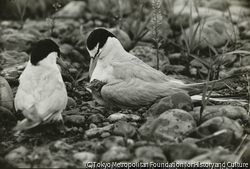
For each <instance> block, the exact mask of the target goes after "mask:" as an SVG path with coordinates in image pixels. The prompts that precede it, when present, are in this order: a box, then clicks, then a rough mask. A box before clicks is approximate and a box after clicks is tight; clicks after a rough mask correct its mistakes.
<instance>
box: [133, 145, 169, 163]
mask: <svg viewBox="0 0 250 169" xmlns="http://www.w3.org/2000/svg"><path fill="white" fill-rule="evenodd" d="M135 155H136V157H140V158H146V159H148V160H150V161H153V162H155V163H165V162H167V159H166V157H165V155H164V154H163V151H162V150H161V149H160V148H158V147H153V146H146V147H139V148H137V149H136V150H135Z"/></svg>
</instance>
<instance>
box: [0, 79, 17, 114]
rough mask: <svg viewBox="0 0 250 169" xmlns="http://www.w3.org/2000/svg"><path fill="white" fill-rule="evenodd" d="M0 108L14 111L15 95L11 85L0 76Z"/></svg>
mask: <svg viewBox="0 0 250 169" xmlns="http://www.w3.org/2000/svg"><path fill="white" fill-rule="evenodd" d="M0 99H1V100H0V106H1V107H4V108H6V109H8V110H10V111H13V110H14V106H13V105H14V99H13V93H12V90H11V88H10V85H9V83H8V82H7V81H6V80H5V79H4V78H3V77H2V76H0Z"/></svg>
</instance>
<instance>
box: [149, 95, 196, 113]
mask: <svg viewBox="0 0 250 169" xmlns="http://www.w3.org/2000/svg"><path fill="white" fill-rule="evenodd" d="M193 107H194V105H193V102H192V100H191V98H190V96H189V95H188V94H186V93H175V94H173V95H171V96H167V97H165V98H163V99H161V100H160V101H159V102H158V103H155V104H154V105H152V106H151V107H150V108H149V110H148V111H147V113H146V114H147V115H148V116H157V115H160V114H162V113H163V112H165V111H167V110H170V109H183V110H185V111H188V112H189V111H191V110H193Z"/></svg>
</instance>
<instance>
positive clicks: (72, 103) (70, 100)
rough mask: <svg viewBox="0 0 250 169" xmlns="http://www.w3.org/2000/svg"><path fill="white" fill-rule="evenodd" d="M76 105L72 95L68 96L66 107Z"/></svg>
mask: <svg viewBox="0 0 250 169" xmlns="http://www.w3.org/2000/svg"><path fill="white" fill-rule="evenodd" d="M76 106H77V103H76V101H75V100H74V99H73V98H72V97H68V102H67V107H69V108H75V107H76Z"/></svg>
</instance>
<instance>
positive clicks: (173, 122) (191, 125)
mask: <svg viewBox="0 0 250 169" xmlns="http://www.w3.org/2000/svg"><path fill="white" fill-rule="evenodd" d="M195 128H196V122H195V120H194V119H193V117H192V116H191V115H190V114H189V113H188V112H186V111H184V110H181V109H171V110H168V111H165V112H164V113H162V114H161V115H160V116H159V117H157V118H148V120H147V121H146V122H145V123H144V124H143V125H142V126H141V127H140V128H139V133H140V134H141V135H142V136H143V137H146V138H148V139H149V140H154V139H156V140H158V141H162V142H163V141H173V140H176V141H178V140H179V139H183V138H185V137H186V136H187V135H188V134H190V133H191V132H192V131H193V130H194V129H195Z"/></svg>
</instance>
